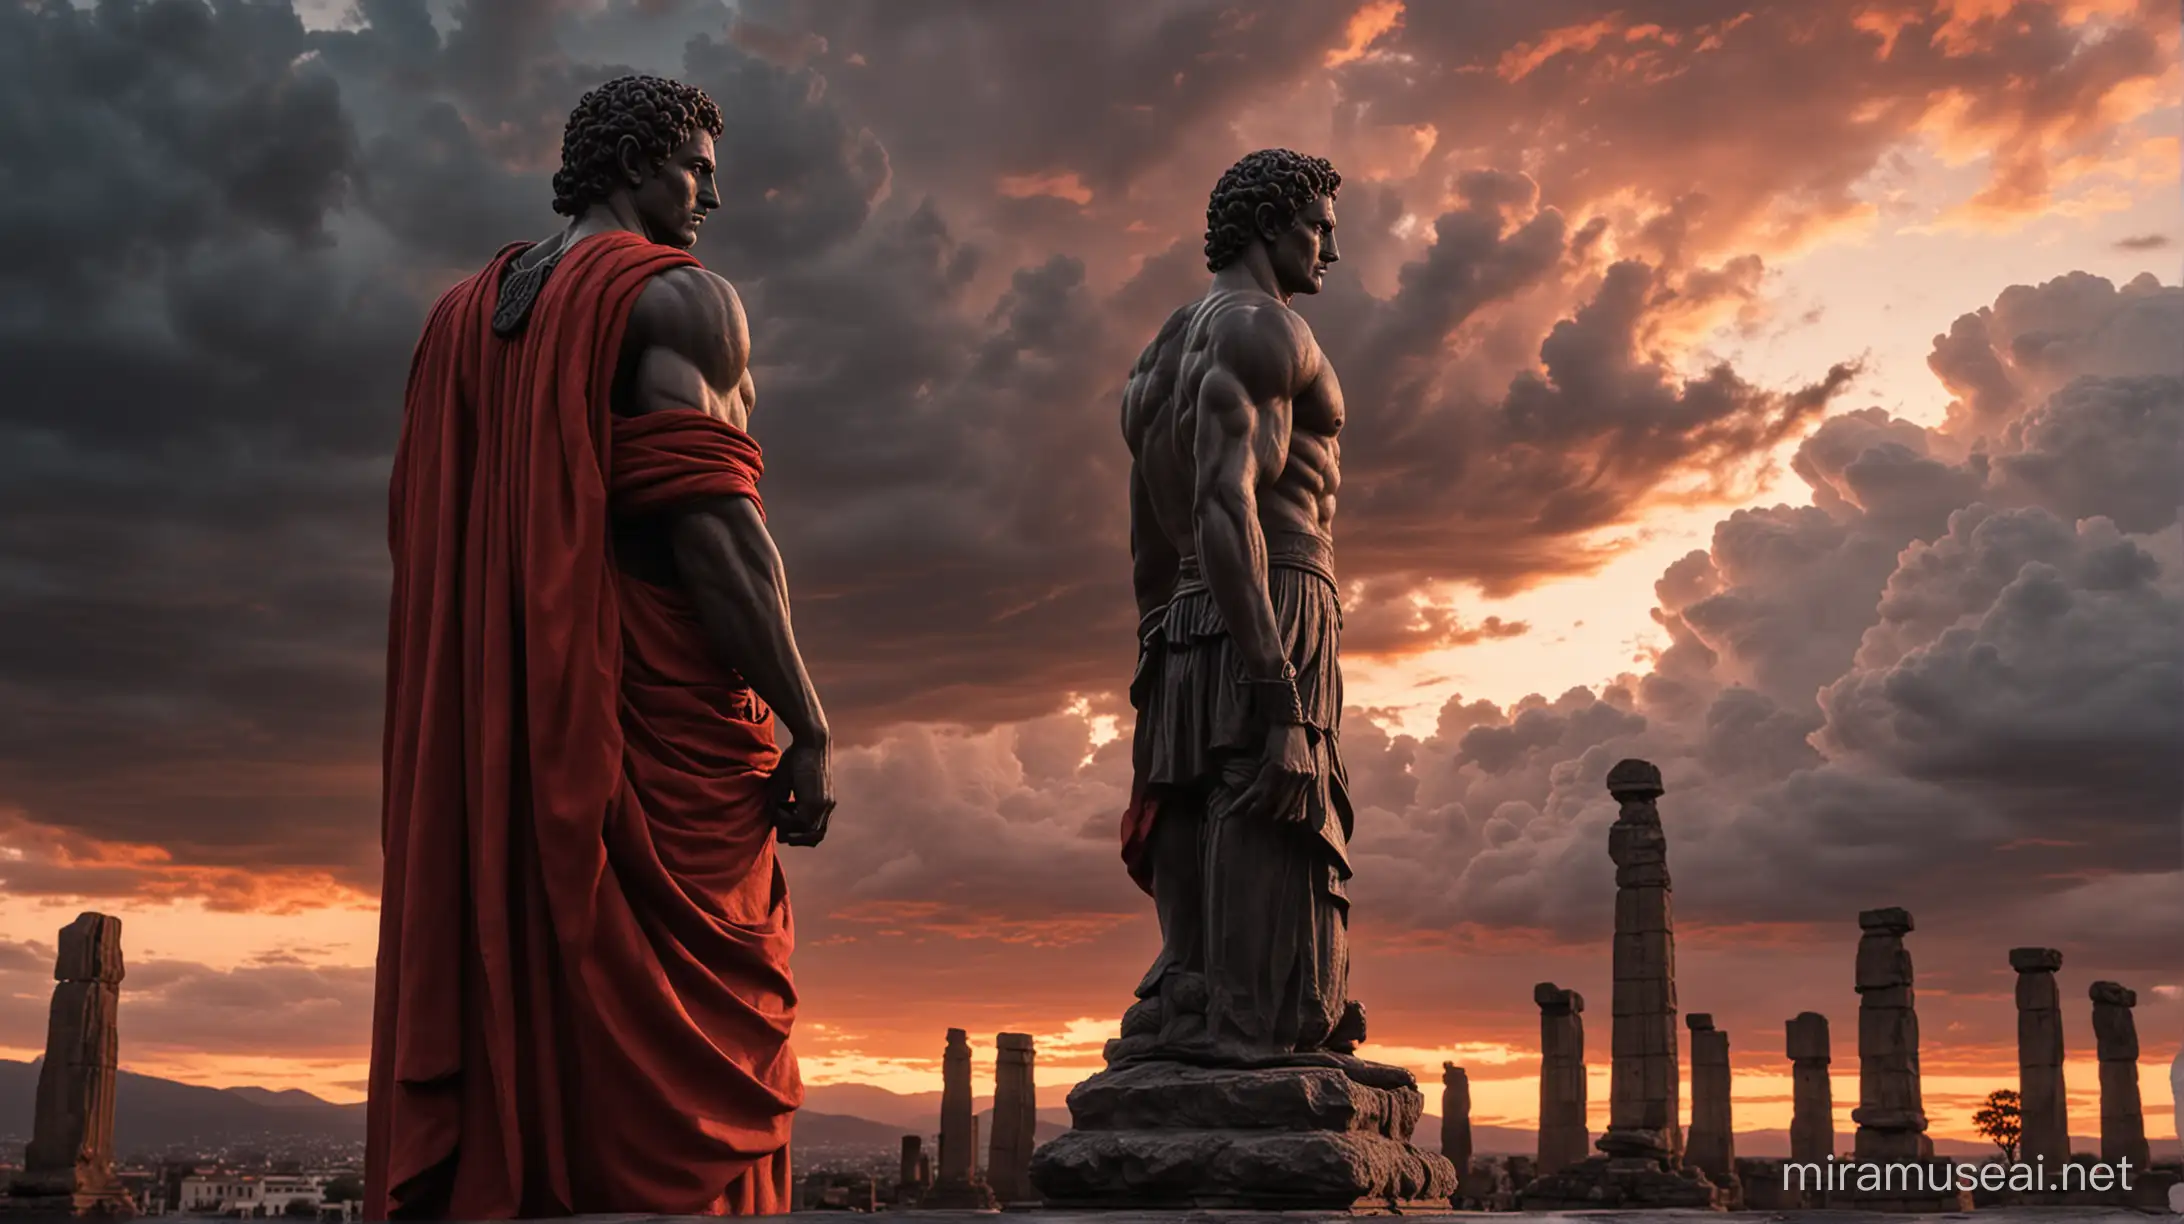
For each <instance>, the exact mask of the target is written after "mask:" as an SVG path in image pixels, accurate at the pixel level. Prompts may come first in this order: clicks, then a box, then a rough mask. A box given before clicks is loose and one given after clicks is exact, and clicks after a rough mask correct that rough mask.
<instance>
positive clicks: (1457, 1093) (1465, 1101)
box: [1441, 1062, 1471, 1178]
mask: <svg viewBox="0 0 2184 1224" xmlns="http://www.w3.org/2000/svg"><path fill="white" fill-rule="evenodd" d="M1441 1155H1443V1156H1446V1157H1448V1162H1449V1163H1450V1164H1452V1165H1455V1166H1456V1176H1457V1177H1459V1178H1460V1177H1462V1176H1463V1175H1464V1170H1466V1169H1468V1168H1470V1167H1471V1077H1470V1076H1468V1075H1466V1074H1464V1069H1463V1068H1462V1067H1459V1066H1457V1065H1456V1064H1455V1063H1452V1062H1445V1063H1442V1064H1441Z"/></svg>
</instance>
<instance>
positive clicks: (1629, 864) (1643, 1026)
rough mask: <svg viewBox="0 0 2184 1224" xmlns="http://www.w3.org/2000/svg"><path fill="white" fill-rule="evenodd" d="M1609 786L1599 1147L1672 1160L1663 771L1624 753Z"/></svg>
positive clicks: (1672, 1010) (1674, 1104)
mask: <svg viewBox="0 0 2184 1224" xmlns="http://www.w3.org/2000/svg"><path fill="white" fill-rule="evenodd" d="M1608 793H1609V794H1611V795H1613V796H1614V797H1615V800H1616V802H1617V803H1618V804H1620V805H1621V806H1622V810H1621V812H1620V813H1619V814H1618V815H1617V817H1616V820H1615V824H1614V826H1613V827H1611V828H1610V829H1609V831H1608V857H1610V858H1612V859H1614V860H1615V951H1614V960H1615V996H1614V1000H1613V1003H1612V1005H1611V1011H1612V1023H1613V1030H1612V1034H1611V1036H1610V1039H1609V1041H1610V1046H1611V1049H1610V1051H1609V1053H1610V1057H1611V1059H1612V1063H1611V1066H1612V1068H1613V1073H1612V1075H1611V1077H1610V1079H1609V1081H1608V1133H1607V1134H1605V1135H1602V1136H1601V1137H1600V1150H1601V1151H1603V1152H1606V1153H1607V1154H1608V1155H1610V1156H1625V1157H1636V1158H1639V1159H1648V1160H1658V1161H1664V1162H1667V1163H1668V1164H1671V1165H1673V1164H1675V1163H1676V1162H1677V1161H1678V1160H1680V1159H1681V1158H1682V1156H1683V1130H1682V1125H1681V1121H1680V1119H1679V1117H1678V1114H1679V1109H1678V1100H1677V1097H1678V1090H1679V1084H1678V1082H1677V1081H1678V1079H1679V1076H1678V1073H1677V1060H1676V940H1675V936H1674V934H1673V933H1672V930H1671V919H1670V889H1669V882H1668V838H1667V835H1666V834H1665V833H1663V831H1662V829H1661V814H1660V811H1659V808H1658V807H1657V805H1656V803H1655V801H1656V800H1657V799H1659V798H1660V796H1661V794H1662V786H1661V771H1660V770H1658V769H1656V768H1654V767H1653V766H1652V765H1650V764H1648V763H1647V762H1644V761H1624V762H1622V763H1620V764H1618V765H1617V766H1616V767H1615V768H1614V769H1612V770H1609V771H1608Z"/></svg>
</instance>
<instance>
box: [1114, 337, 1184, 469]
mask: <svg viewBox="0 0 2184 1224" xmlns="http://www.w3.org/2000/svg"><path fill="white" fill-rule="evenodd" d="M1194 313H1195V311H1194V309H1193V307H1191V306H1183V307H1180V308H1178V309H1177V310H1176V311H1175V313H1173V314H1171V315H1169V316H1168V321H1167V322H1166V323H1163V324H1161V327H1160V331H1159V333H1158V334H1157V335H1155V336H1154V337H1153V342H1152V343H1151V344H1148V345H1146V346H1145V351H1144V352H1143V353H1140V354H1138V359H1137V364H1136V365H1134V366H1132V367H1131V368H1130V378H1129V380H1128V382H1126V383H1125V384H1124V386H1123V393H1122V436H1123V438H1124V440H1125V441H1127V442H1128V443H1129V444H1130V452H1131V453H1132V454H1136V453H1137V451H1138V448H1139V445H1140V444H1141V442H1142V441H1143V438H1144V433H1145V428H1146V426H1147V424H1148V423H1149V422H1151V420H1152V419H1153V418H1154V417H1155V416H1157V415H1159V413H1160V410H1161V408H1162V407H1163V406H1164V405H1165V404H1166V403H1167V400H1168V398H1169V396H1171V395H1173V394H1174V392H1175V383H1176V371H1177V367H1178V366H1179V365H1180V364H1181V357H1182V349H1183V336H1184V333H1185V332H1186V331H1187V330H1188V329H1189V327H1190V321H1191V317H1192V315H1193V314H1194Z"/></svg>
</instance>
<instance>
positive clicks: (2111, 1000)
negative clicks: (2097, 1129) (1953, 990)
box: [2020, 979, 2150, 1169]
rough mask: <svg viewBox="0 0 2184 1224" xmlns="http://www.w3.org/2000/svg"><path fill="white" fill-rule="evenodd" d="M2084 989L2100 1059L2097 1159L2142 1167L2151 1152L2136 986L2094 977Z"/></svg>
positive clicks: (2108, 1162) (2144, 1165)
mask: <svg viewBox="0 0 2184 1224" xmlns="http://www.w3.org/2000/svg"><path fill="white" fill-rule="evenodd" d="M2020 980H2022V979H2020ZM2089 993H2090V994H2091V995H2092V997H2093V1043H2094V1045H2095V1047H2096V1048H2097V1049H2098V1052H2099V1056H2100V1065H2101V1160H2102V1161H2103V1162H2105V1163H2107V1164H2116V1163H2118V1162H2120V1161H2124V1160H2128V1161H2130V1162H2131V1167H2133V1168H2136V1169H2143V1168H2145V1167H2146V1165H2147V1162H2148V1160H2149V1159H2150V1156H2149V1153H2148V1151H2147V1144H2146V1112H2145V1106H2144V1105H2143V1104H2142V1103H2141V1102H2140V1100H2139V1077H2138V1057H2139V1043H2138V1025H2137V1024H2136V1023H2135V1022H2134V1021H2133V1020H2132V1017H2131V1009H2132V1008H2134V1007H2137V1006H2138V992H2137V991H2134V990H2126V989H2124V988H2123V987H2122V986H2119V985H2117V984H2116V983H2114V982H2095V983H2093V988H2092V990H2091V991H2090V992H2089Z"/></svg>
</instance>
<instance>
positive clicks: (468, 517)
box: [365, 233, 803, 1220]
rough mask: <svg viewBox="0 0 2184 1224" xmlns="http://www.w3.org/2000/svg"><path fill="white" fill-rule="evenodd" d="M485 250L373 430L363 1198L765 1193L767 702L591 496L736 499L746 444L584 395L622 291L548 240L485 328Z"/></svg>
mask: <svg viewBox="0 0 2184 1224" xmlns="http://www.w3.org/2000/svg"><path fill="white" fill-rule="evenodd" d="M519 249H520V248H517V247H511V248H509V249H507V250H504V251H503V252H501V254H500V255H499V257H497V258H496V259H495V260H494V261H493V263H492V264H491V265H490V266H488V267H487V268H486V269H485V270H484V271H483V272H481V273H479V274H478V275H476V276H474V277H472V278H471V279H469V280H467V281H465V282H463V283H462V284H461V285H458V286H456V287H455V288H454V289H452V290H450V291H449V292H448V293H447V295H446V296H444V297H443V298H442V299H441V300H440V302H439V304H438V305H437V306H436V307H435V308H434V309H433V312H432V315H431V318H430V320H429V322H428V323H427V325H426V328H425V333H424V337H423V339H422V340H421V341H420V342H419V344H418V348H417V352H416V357H415V360H414V363H413V365H412V367H411V372H410V382H409V390H408V394H407V398H406V404H405V416H404V421H403V430H402V439H401V443H400V445H399V447H398V448H397V450H396V455H395V465H394V477H393V488H392V497H391V522H390V530H389V542H390V545H391V548H392V552H393V557H394V598H393V605H392V610H391V614H390V618H389V620H390V624H389V643H388V673H387V721H386V743H385V782H386V792H385V800H384V812H383V825H382V839H383V845H384V849H385V853H386V868H385V879H384V888H383V891H382V895H381V916H380V944H379V969H378V983H377V997H376V1000H375V1003H374V1008H373V1017H372V1065H371V1081H370V1103H369V1107H368V1116H367V1145H366V1153H367V1154H366V1160H365V1208H366V1211H367V1214H368V1215H370V1216H371V1217H372V1218H374V1219H383V1218H444V1219H472V1220H475V1219H501V1218H510V1217H519V1216H548V1215H563V1214H571V1213H579V1212H643V1213H650V1214H690V1213H700V1214H722V1213H736V1214H763V1213H771V1212H778V1211H784V1210H786V1209H787V1205H788V1184H789V1161H788V1141H789V1128H790V1120H791V1117H792V1115H793V1113H794V1111H795V1109H796V1108H797V1106H798V1105H800V1104H801V1103H802V1099H803V1084H802V1081H801V1080H800V1079H799V1077H798V1074H797V1067H796V1058H795V1055H794V1054H793V1053H792V1052H791V1051H790V1049H789V1045H788V1037H789V1030H790V1025H791V1022H792V1020H793V1019H794V1016H795V1009H796V989H795V986H794V984H793V982H792V981H791V978H790V975H789V969H788V959H789V953H790V949H791V947H792V946H793V944H794V929H793V926H792V923H791V919H790V913H789V900H788V890H787V887H786V885H785V882H784V880H783V878H782V873H781V868H780V865H779V864H778V862H777V861H776V860H775V854H774V838H773V832H772V829H771V825H770V821H769V810H768V809H769V804H768V796H767V786H766V782H767V777H768V775H769V774H770V773H771V772H772V770H773V768H774V765H775V763H776V762H777V760H778V758H779V754H778V751H777V749H776V747H775V743H774V734H773V730H774V729H773V722H772V718H771V715H770V714H768V713H767V712H766V710H765V709H764V708H763V707H762V706H761V705H760V704H759V703H758V702H757V701H756V699H755V698H754V697H753V696H752V694H751V692H750V690H749V688H748V687H747V686H746V685H745V684H744V683H743V682H742V680H741V679H740V678H739V677H737V676H736V675H735V674H734V673H733V672H732V671H731V670H729V669H728V668H727V667H725V666H724V665H722V664H721V663H720V662H719V661H718V660H717V659H716V658H715V657H714V656H713V655H712V653H711V652H710V650H709V648H708V647H707V644H706V638H705V634H704V633H703V631H702V629H701V627H700V625H699V622H698V620H697V617H696V614H695V612H694V610H693V609H692V607H691V606H690V604H689V602H688V600H687V599H686V598H685V597H684V596H683V595H682V594H681V593H680V592H679V591H676V590H672V589H668V588H664V587H659V586H654V585H651V584H648V583H645V582H642V581H639V580H636V579H633V578H630V577H627V576H625V575H623V574H622V573H621V572H620V571H619V570H618V569H617V568H616V567H615V565H614V562H613V558H612V555H611V550H610V544H609V516H610V513H629V514H640V513H645V512H648V511H658V510H661V509H665V508H667V507H670V506H673V505H676V504H679V503H683V502H687V501H690V500H693V499H698V498H711V497H724V496H726V497H733V496H743V497H749V498H752V499H753V500H754V501H755V500H756V499H757V480H758V477H759V475H760V472H761V470H762V464H761V462H760V456H759V451H758V447H757V446H756V445H755V444H754V443H753V442H752V441H751V439H750V438H749V437H748V436H747V435H745V434H743V433H742V432H741V431H739V430H736V429H734V428H732V427H730V426H729V425H727V424H725V423H723V422H721V421H718V420H715V419H714V418H711V417H708V416H705V415H704V414H702V413H698V412H694V411H693V412H682V411H677V412H663V413H654V414H647V415H644V416H640V417H635V418H629V419H622V418H616V417H614V416H613V415H612V414H611V413H610V412H609V407H608V406H609V394H610V390H611V384H612V379H613V377H614V372H615V365H616V361H617V358H618V356H619V354H620V352H621V346H622V338H623V333H624V330H625V326H626V324H627V321H628V318H629V313H630V308H631V306H632V305H633V303H634V302H635V300H636V298H637V295H638V293H639V292H640V291H641V290H642V289H643V287H644V285H645V282H646V281H647V280H648V279H649V278H651V277H652V276H654V275H657V274H658V273H660V272H663V271H666V270H667V269H670V268H674V267H679V266H683V265H687V264H692V263H694V262H695V261H694V260H692V259H691V258H690V256H688V255H687V254H684V253H683V252H680V251H676V250H672V249H669V248H666V247H660V246H655V245H653V244H651V243H648V242H645V241H644V240H642V239H640V238H637V237H635V236H634V235H626V234H619V233H615V234H606V235H600V236H596V237H593V238H589V239H587V240H585V241H583V242H582V243H579V244H578V245H577V246H576V247H574V248H573V249H572V250H571V251H570V252H569V253H568V254H567V255H566V256H565V257H564V258H563V259H562V260H561V263H560V266H559V267H557V268H556V269H555V270H554V272H553V274H552V276H551V277H549V278H548V280H547V282H546V285H545V287H544V289H543V290H542V291H541V293H540V295H539V297H538V300H537V302H536V303H535V305H534V307H533V310H532V314H531V317H530V320H529V322H528V323H527V325H526V326H525V328H524V329H523V331H521V332H520V333H518V335H517V336H515V337H514V338H513V339H507V340H503V339H501V338H500V337H497V336H495V335H494V334H493V332H492V329H491V322H490V321H491V317H492V313H493V307H494V303H495V300H496V296H497V291H498V285H499V281H500V274H501V270H502V268H503V267H504V266H505V265H506V263H507V261H508V260H509V259H510V258H512V257H513V256H514V255H515V253H516V252H517V251H518V250H519Z"/></svg>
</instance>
